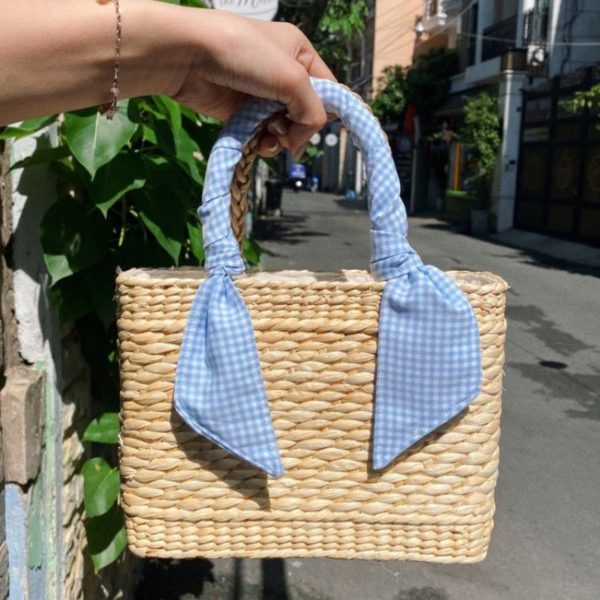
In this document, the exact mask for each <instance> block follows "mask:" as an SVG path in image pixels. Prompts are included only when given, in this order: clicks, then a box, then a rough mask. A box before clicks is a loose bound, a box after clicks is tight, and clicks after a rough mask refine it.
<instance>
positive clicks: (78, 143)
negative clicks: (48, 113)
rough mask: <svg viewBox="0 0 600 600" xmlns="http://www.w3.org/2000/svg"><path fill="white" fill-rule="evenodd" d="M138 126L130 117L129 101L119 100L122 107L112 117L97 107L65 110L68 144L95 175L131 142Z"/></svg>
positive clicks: (65, 128)
mask: <svg viewBox="0 0 600 600" xmlns="http://www.w3.org/2000/svg"><path fill="white" fill-rule="evenodd" d="M137 127H138V126H137V124H136V123H132V122H131V121H130V120H129V118H128V117H127V101H123V102H119V111H118V112H117V114H116V115H115V117H114V118H113V119H112V120H108V119H106V118H105V117H103V116H102V115H101V114H100V113H99V112H98V110H97V109H96V108H88V109H85V110H81V111H77V112H71V113H65V124H64V134H65V139H66V141H67V144H68V146H69V148H70V150H71V152H72V153H73V155H74V156H75V158H76V159H77V160H78V161H79V162H80V163H81V164H82V165H83V166H84V167H85V168H86V170H87V171H88V172H89V174H90V175H91V176H92V178H93V177H94V176H95V174H96V171H97V170H98V169H99V168H100V167H101V166H102V165H105V164H106V163H107V162H109V161H110V160H112V159H113V158H114V157H115V156H116V155H117V154H118V153H119V150H121V148H122V147H123V146H124V145H125V144H127V142H129V140H130V139H131V138H132V136H133V134H134V133H135V131H136V129H137Z"/></svg>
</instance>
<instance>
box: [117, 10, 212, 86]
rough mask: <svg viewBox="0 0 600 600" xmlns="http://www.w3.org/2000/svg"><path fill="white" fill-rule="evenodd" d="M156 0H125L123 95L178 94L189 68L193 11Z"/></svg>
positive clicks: (122, 49) (122, 51)
mask: <svg viewBox="0 0 600 600" xmlns="http://www.w3.org/2000/svg"><path fill="white" fill-rule="evenodd" d="M199 10H201V9H189V8H182V7H179V6H176V5H173V4H167V3H165V2H160V1H156V0H152V1H150V0H121V12H122V15H123V17H122V19H123V41H122V47H121V56H122V66H121V73H120V77H121V86H120V87H121V90H122V92H121V95H122V96H123V97H135V96H145V95H154V94H164V95H169V96H171V95H174V93H175V92H176V91H177V90H178V89H179V87H181V84H182V82H183V80H184V78H185V76H186V73H187V72H188V70H189V63H190V52H189V45H188V42H187V38H188V36H189V33H188V29H189V26H190V25H189V21H190V16H191V15H190V14H189V12H190V11H194V12H197V11H199Z"/></svg>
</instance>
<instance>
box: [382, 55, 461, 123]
mask: <svg viewBox="0 0 600 600" xmlns="http://www.w3.org/2000/svg"><path fill="white" fill-rule="evenodd" d="M457 72H458V57H457V54H456V52H455V51H454V50H448V49H446V48H433V49H432V50H429V51H428V52H426V53H425V54H422V55H420V56H419V57H418V59H417V61H416V63H415V64H414V65H413V66H412V67H410V68H408V69H405V68H402V67H400V66H398V65H397V66H394V67H392V66H388V67H386V68H385V69H384V70H383V73H382V75H381V76H380V77H379V79H378V81H377V93H376V95H375V98H374V99H373V100H372V101H371V108H372V109H373V112H374V113H375V116H377V118H378V119H379V120H380V121H381V122H382V123H383V124H388V123H397V122H398V121H399V120H400V118H401V116H402V111H403V110H404V108H405V107H406V106H407V105H408V104H412V105H414V106H415V107H416V109H417V113H418V115H419V117H420V118H421V119H422V124H421V125H422V127H424V128H425V129H427V128H428V125H429V124H430V123H431V122H432V120H433V116H434V113H435V111H436V110H437V109H438V108H439V107H440V106H441V105H442V104H443V103H444V102H445V101H446V99H447V98H448V94H449V92H450V78H451V77H452V76H453V75H455V74H456V73H457Z"/></svg>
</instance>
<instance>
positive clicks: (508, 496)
mask: <svg viewBox="0 0 600 600" xmlns="http://www.w3.org/2000/svg"><path fill="white" fill-rule="evenodd" d="M409 227H410V233H409V239H410V241H411V243H412V245H413V247H414V248H415V249H416V250H417V251H418V252H419V254H420V255H421V257H422V258H423V259H424V261H425V262H427V263H430V264H434V265H436V266H438V267H440V268H442V269H446V270H447V269H469V270H481V271H493V272H495V273H498V274H499V275H501V276H502V277H504V278H505V279H506V280H507V281H508V282H509V283H510V285H511V289H510V292H509V299H508V302H509V304H508V310H507V317H508V336H507V347H506V370H505V392H504V407H503V417H502V437H501V441H500V447H501V458H500V477H499V482H498V487H497V493H496V503H497V511H496V518H495V523H496V525H495V529H494V532H493V535H492V543H491V546H490V550H489V554H488V557H487V559H486V560H485V561H484V562H482V563H479V564H475V565H466V566H454V565H435V564H426V563H409V562H405V563H403V562H383V561H344V560H327V559H311V560H286V561H282V560H272V561H260V560H217V561H191V562H185V563H177V564H173V563H166V562H161V563H160V564H158V563H155V564H151V563H149V564H148V571H147V573H146V577H145V580H144V582H143V584H142V587H141V588H140V590H139V594H138V598H140V599H143V600H151V599H153V598H156V599H159V598H160V599H163V600H171V599H175V598H177V599H180V600H193V599H195V598H201V599H207V600H217V599H219V600H255V599H260V600H267V599H270V600H349V599H352V600H513V599H514V600H521V599H523V600H524V599H527V600H554V599H556V600H597V599H598V598H600V392H599V390H600V273H598V272H594V271H593V270H592V269H590V268H584V267H579V266H577V265H575V264H568V263H560V262H559V261H556V260H555V259H548V258H545V257H544V256H542V255H539V254H536V253H531V252H525V251H520V250H516V249H512V248H509V247H506V246H503V245H502V244H500V243H498V242H497V241H491V240H483V239H476V238H473V237H469V236H465V235H461V234H459V233H456V232H454V231H453V230H452V228H450V227H449V226H448V225H446V224H445V223H443V222H442V221H439V220H436V219H433V218H411V219H410V223H409ZM259 234H260V236H261V237H262V240H261V242H260V243H261V245H262V246H263V249H264V255H263V256H264V264H265V268H267V269H269V270H273V269H282V268H293V269H298V268H303V269H315V270H337V269H340V268H366V266H367V264H368V260H369V252H370V243H369V237H368V218H367V214H366V212H365V210H364V206H363V205H362V204H361V203H360V202H348V201H345V200H343V199H339V198H336V197H335V196H331V195H324V194H309V193H299V194H291V193H286V196H285V198H284V204H283V216H282V217H281V218H280V219H273V220H270V221H267V222H265V223H262V224H261V226H260V231H259Z"/></svg>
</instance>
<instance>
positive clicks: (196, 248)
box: [187, 220, 204, 265]
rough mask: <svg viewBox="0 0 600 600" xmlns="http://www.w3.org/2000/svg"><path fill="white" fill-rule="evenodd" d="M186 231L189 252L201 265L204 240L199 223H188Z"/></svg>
mask: <svg viewBox="0 0 600 600" xmlns="http://www.w3.org/2000/svg"><path fill="white" fill-rule="evenodd" d="M187 231H188V237H189V238H190V250H191V251H192V254H193V255H194V256H195V258H196V260H197V261H198V264H199V265H201V264H202V263H203V262H204V240H203V237H202V227H201V225H200V222H199V221H197V220H196V222H195V223H190V222H188V224H187Z"/></svg>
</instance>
